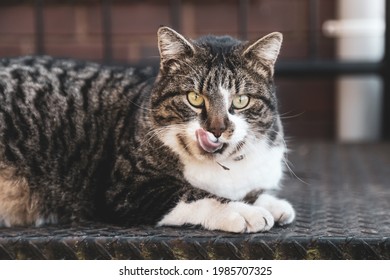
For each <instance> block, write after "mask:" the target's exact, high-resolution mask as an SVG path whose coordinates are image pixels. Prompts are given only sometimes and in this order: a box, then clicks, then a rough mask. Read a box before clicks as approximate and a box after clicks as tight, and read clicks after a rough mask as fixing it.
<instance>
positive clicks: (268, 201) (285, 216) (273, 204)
mask: <svg viewBox="0 0 390 280" xmlns="http://www.w3.org/2000/svg"><path fill="white" fill-rule="evenodd" d="M254 205H257V206H260V207H264V208H265V209H267V210H268V211H269V212H270V213H271V214H272V216H273V218H274V220H275V222H276V223H278V224H279V225H287V224H291V223H292V222H293V221H294V219H295V210H294V208H293V207H292V205H291V204H290V203H289V202H288V201H286V200H284V199H279V198H276V197H274V196H272V195H269V194H263V195H261V196H260V197H259V198H258V199H257V200H256V202H255V203H254Z"/></svg>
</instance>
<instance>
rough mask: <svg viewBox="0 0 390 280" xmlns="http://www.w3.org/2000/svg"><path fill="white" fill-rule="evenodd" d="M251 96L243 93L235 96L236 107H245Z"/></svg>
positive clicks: (234, 104)
mask: <svg viewBox="0 0 390 280" xmlns="http://www.w3.org/2000/svg"><path fill="white" fill-rule="evenodd" d="M249 100H250V99H249V96H248V95H245V94H242V95H238V96H236V97H234V98H233V108H234V109H244V108H245V107H246V106H248V104H249Z"/></svg>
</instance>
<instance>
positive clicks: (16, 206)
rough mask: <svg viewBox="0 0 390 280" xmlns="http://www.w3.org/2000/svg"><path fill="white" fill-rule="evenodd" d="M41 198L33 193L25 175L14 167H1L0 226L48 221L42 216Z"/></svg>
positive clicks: (37, 224)
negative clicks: (19, 174)
mask: <svg viewBox="0 0 390 280" xmlns="http://www.w3.org/2000/svg"><path fill="white" fill-rule="evenodd" d="M40 204H41V203H40V200H39V199H38V197H37V196H36V195H33V194H31V192H30V187H29V185H28V183H27V180H26V179H25V178H24V177H20V176H17V175H16V171H15V169H14V168H9V167H3V166H2V168H1V169H0V227H4V226H5V227H11V226H28V225H36V226H40V225H42V224H45V223H46V221H45V219H43V218H42V217H41V216H40V211H39V206H40Z"/></svg>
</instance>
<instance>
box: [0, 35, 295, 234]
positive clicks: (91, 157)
mask: <svg viewBox="0 0 390 280" xmlns="http://www.w3.org/2000/svg"><path fill="white" fill-rule="evenodd" d="M260 41H261V40H259V41H258V42H256V43H255V44H253V45H248V44H242V43H241V42H239V41H237V40H234V39H232V38H230V37H204V38H202V39H200V40H198V41H192V42H190V41H188V40H186V39H185V38H184V37H182V36H181V35H180V34H178V33H176V32H174V31H173V30H171V29H169V28H161V29H160V30H159V48H160V54H161V66H160V72H159V74H158V76H157V79H156V78H155V77H154V75H153V73H151V71H150V69H148V68H144V69H135V68H120V67H104V66H99V65H97V64H93V63H76V62H74V61H72V60H61V59H52V58H49V57H24V58H18V59H3V60H0V224H2V225H5V226H14V225H41V224H46V223H57V222H59V223H66V222H77V221H82V220H103V221H106V222H112V223H118V224H123V225H132V224H155V225H156V224H157V225H183V224H196V225H202V226H203V227H205V228H207V229H218V230H226V231H233V232H243V231H248V232H256V231H263V230H268V229H269V228H271V227H272V226H273V224H274V221H278V222H279V223H280V224H286V223H290V222H291V221H292V220H293V219H294V216H295V214H294V210H293V209H292V207H291V205H290V204H289V203H288V202H286V201H284V200H279V199H277V198H275V197H273V196H270V195H269V194H266V193H264V191H267V190H272V189H276V188H277V187H278V185H279V182H280V180H281V178H282V171H283V157H284V153H285V146H284V142H283V134H282V127H281V124H280V120H279V116H278V114H277V109H276V100H275V96H274V92H273V81H272V74H273V64H274V61H275V59H276V57H277V54H278V52H279V47H280V42H281V37H280V35H278V34H275V33H274V34H273V36H272V34H271V35H269V36H268V37H267V38H266V39H265V40H264V39H263V40H262V41H261V42H260ZM268 41H269V42H268ZM259 42H260V43H261V44H262V48H263V49H264V53H263V54H262V55H263V56H264V55H265V60H263V61H261V60H257V62H256V59H255V57H256V56H258V53H257V51H258V48H257V44H258V43H259ZM268 45H269V46H268ZM267 54H268V55H269V57H267ZM246 59H248V61H246ZM249 59H250V61H249ZM246 62H247V63H246ZM268 62H269V65H268V64H267V63H268ZM245 63H246V65H243V64H245ZM243 105H244V106H243ZM251 204H254V205H255V206H254V205H251Z"/></svg>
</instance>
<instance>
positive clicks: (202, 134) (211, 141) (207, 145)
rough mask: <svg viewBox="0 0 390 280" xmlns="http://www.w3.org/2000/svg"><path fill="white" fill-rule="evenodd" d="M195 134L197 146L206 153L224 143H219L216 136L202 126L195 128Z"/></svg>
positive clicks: (213, 150)
mask: <svg viewBox="0 0 390 280" xmlns="http://www.w3.org/2000/svg"><path fill="white" fill-rule="evenodd" d="M195 135H196V140H197V141H198V144H199V146H200V147H201V148H202V149H203V150H204V151H205V152H207V153H215V152H217V151H219V150H220V149H222V147H223V146H224V143H221V142H220V141H219V139H218V138H216V137H215V136H214V135H213V134H212V133H210V132H207V131H206V130H204V129H203V128H199V129H197V130H196V131H195Z"/></svg>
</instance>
